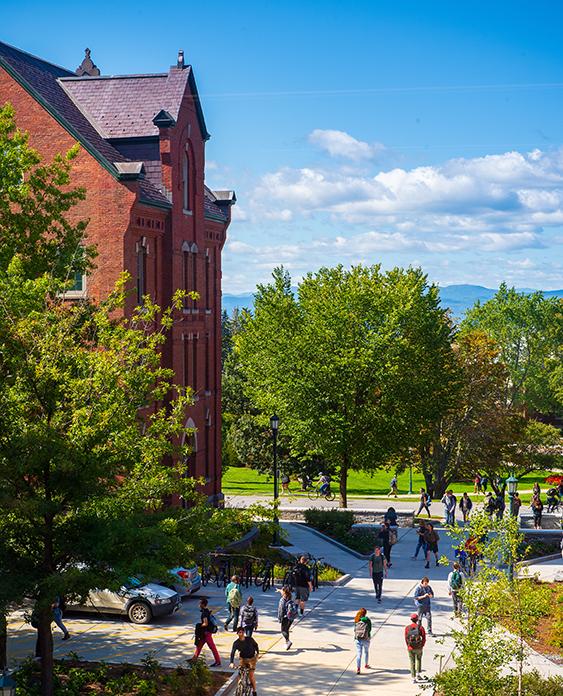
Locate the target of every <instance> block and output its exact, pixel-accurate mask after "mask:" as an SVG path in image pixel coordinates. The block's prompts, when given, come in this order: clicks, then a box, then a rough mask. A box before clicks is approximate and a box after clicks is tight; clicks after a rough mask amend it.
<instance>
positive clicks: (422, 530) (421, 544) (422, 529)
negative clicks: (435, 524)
mask: <svg viewBox="0 0 563 696" xmlns="http://www.w3.org/2000/svg"><path fill="white" fill-rule="evenodd" d="M425 534H426V522H420V523H419V525H418V529H417V530H416V535H417V537H418V541H417V542H416V550H415V552H414V556H413V557H412V558H413V561H416V559H417V558H418V552H419V551H420V550H421V549H422V557H423V558H426V541H425V540H424V535H425Z"/></svg>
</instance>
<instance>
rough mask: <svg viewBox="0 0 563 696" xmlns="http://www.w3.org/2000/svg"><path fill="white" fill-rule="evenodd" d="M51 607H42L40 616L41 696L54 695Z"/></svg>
mask: <svg viewBox="0 0 563 696" xmlns="http://www.w3.org/2000/svg"><path fill="white" fill-rule="evenodd" d="M52 618H53V614H52V610H51V607H47V608H46V609H42V610H41V613H40V618H39V648H40V651H41V696H53V693H54V690H53V634H52V632H51V621H52Z"/></svg>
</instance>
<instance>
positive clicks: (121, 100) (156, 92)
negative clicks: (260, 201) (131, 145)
mask: <svg viewBox="0 0 563 696" xmlns="http://www.w3.org/2000/svg"><path fill="white" fill-rule="evenodd" d="M60 82H61V84H62V87H63V89H64V90H65V91H66V92H67V93H68V94H69V96H70V98H71V99H72V100H73V102H74V103H75V104H76V106H77V107H78V108H79V109H80V110H81V111H83V113H85V114H86V115H87V116H88V118H89V119H91V120H92V121H93V122H94V123H95V124H96V127H97V129H98V131H99V132H100V133H101V134H102V135H103V137H104V138H109V139H111V138H142V137H148V136H153V135H158V128H157V126H156V125H154V123H153V118H154V117H155V116H156V115H157V114H158V113H159V112H160V111H162V110H164V111H167V112H168V113H169V114H170V115H171V116H172V118H174V120H178V113H179V111H180V106H181V104H182V99H183V97H184V94H185V93H186V90H189V92H190V93H191V94H192V95H193V99H194V100H195V105H196V110H197V112H198V119H199V124H200V127H201V129H202V135H203V137H204V138H205V139H206V140H207V139H208V138H209V134H208V132H207V129H206V127H205V121H204V119H203V113H202V111H201V105H200V103H199V98H198V96H197V90H196V89H195V81H194V79H193V74H192V70H191V68H190V67H189V66H188V67H186V68H183V69H180V68H171V70H170V72H168V73H162V74H158V75H123V76H115V77H114V76H110V77H76V76H73V77H65V76H62V77H61V78H60Z"/></svg>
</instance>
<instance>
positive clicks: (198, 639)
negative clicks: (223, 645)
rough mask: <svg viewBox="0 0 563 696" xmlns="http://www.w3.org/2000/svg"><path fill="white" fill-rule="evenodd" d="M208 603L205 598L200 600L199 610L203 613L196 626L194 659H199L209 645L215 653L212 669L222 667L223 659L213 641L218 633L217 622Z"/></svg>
mask: <svg viewBox="0 0 563 696" xmlns="http://www.w3.org/2000/svg"><path fill="white" fill-rule="evenodd" d="M208 603H209V602H208V601H207V599H206V598H205V597H202V598H201V599H200V600H199V608H200V611H201V621H200V622H199V623H197V624H196V625H195V645H196V648H195V653H194V659H197V658H198V657H199V655H200V653H201V651H202V650H203V646H204V645H205V644H206V643H207V646H208V647H209V649H210V650H211V652H212V653H213V657H214V658H215V662H214V663H213V664H212V665H211V666H212V667H220V666H221V657H220V656H219V652H218V650H217V646H216V645H215V641H214V640H213V634H214V633H217V620H216V619H215V617H214V616H213V613H212V612H211V609H209V608H208V606H207V605H208Z"/></svg>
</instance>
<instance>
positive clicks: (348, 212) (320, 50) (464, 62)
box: [0, 0, 563, 293]
mask: <svg viewBox="0 0 563 696" xmlns="http://www.w3.org/2000/svg"><path fill="white" fill-rule="evenodd" d="M562 22H563V3H560V2H557V1H555V0H547V1H545V0H534V2H532V1H531V0H526V1H525V2H522V1H520V0H510V2H505V0H496V1H495V2H494V3H491V2H490V0H489V1H488V2H483V1H481V0H472V1H469V0H460V1H459V2H456V3H452V2H451V0H449V1H448V2H442V1H441V0H432V1H431V2H420V1H418V2H411V1H410V0H389V1H378V0H371V1H366V2H364V1H363V0H350V1H349V2H346V3H345V2H336V1H333V0H325V1H324V2H313V1H308V0H301V2H294V1H293V0H288V1H286V2H279V1H278V2H270V1H268V0H262V1H261V2H253V1H245V0H239V2H232V0H231V1H230V2H223V1H222V0H216V1H215V2H213V3H212V4H210V3H204V2H202V3H193V2H189V1H186V0H184V1H183V2H178V3H165V4H162V3H160V4H159V3H156V4H155V3H154V2H146V0H136V1H135V2H130V1H129V0H123V1H122V2H119V3H117V2H108V1H107V0H97V1H96V2H93V3H76V2H72V3H71V2H67V1H66V0H61V1H57V0H53V1H52V2H45V0H44V1H43V2H37V1H36V0H27V1H26V0H23V2H22V0H17V1H16V0H0V40H2V41H5V42H7V43H10V44H12V45H15V46H17V47H19V48H22V49H24V50H27V51H29V52H31V53H34V54H36V55H39V56H40V57H42V58H44V59H46V60H50V61H52V62H54V63H58V64H60V65H63V66H65V67H67V68H70V69H75V68H76V66H77V65H79V63H80V62H81V60H82V58H83V56H84V48H86V47H87V46H88V47H89V48H90V49H91V51H92V58H93V59H94V61H95V63H96V64H97V65H98V66H99V67H100V68H101V70H102V74H135V73H144V72H164V71H166V70H167V69H168V67H169V66H170V65H172V64H174V63H175V62H176V55H177V51H178V49H179V48H182V49H184V51H185V55H186V61H187V62H188V63H190V64H191V65H192V66H193V68H194V72H195V77H196V81H197V84H198V89H199V92H200V95H201V98H202V104H203V109H204V113H205V118H206V122H207V128H208V130H209V131H210V133H211V139H210V141H209V142H208V144H207V150H206V158H207V170H206V182H207V184H208V185H209V186H210V187H211V188H218V189H224V188H229V189H234V190H235V191H236V195H237V199H238V202H237V205H236V206H235V208H234V209H233V222H232V224H231V227H230V229H229V234H228V237H229V239H228V242H227V244H226V246H225V249H224V254H223V291H224V292H228V293H243V292H248V291H252V290H253V289H254V288H255V286H256V284H257V283H260V282H267V281H268V280H269V278H270V274H271V271H272V269H273V268H274V267H275V266H278V265H280V264H283V265H284V266H285V267H286V268H287V269H288V270H289V271H290V273H291V276H292V280H293V281H294V283H296V282H298V281H299V279H300V278H301V277H302V276H303V275H304V274H306V273H308V272H315V271H316V270H317V269H318V268H320V267H321V266H325V265H329V266H332V265H336V264H338V263H342V264H344V265H346V266H348V265H351V264H357V263H364V264H373V263H380V264H381V265H382V266H383V268H385V269H387V268H392V267H394V266H402V267H406V266H409V265H414V266H421V267H422V268H423V269H424V270H425V272H426V273H427V274H428V276H429V279H430V280H431V281H432V282H437V283H439V284H441V285H449V284H454V283H471V284H477V285H485V286H487V287H497V286H498V285H499V283H500V282H502V281H506V282H508V283H509V284H511V285H515V286H516V287H520V288H538V289H545V290H549V289H560V288H562V287H563V42H561V26H562Z"/></svg>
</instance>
